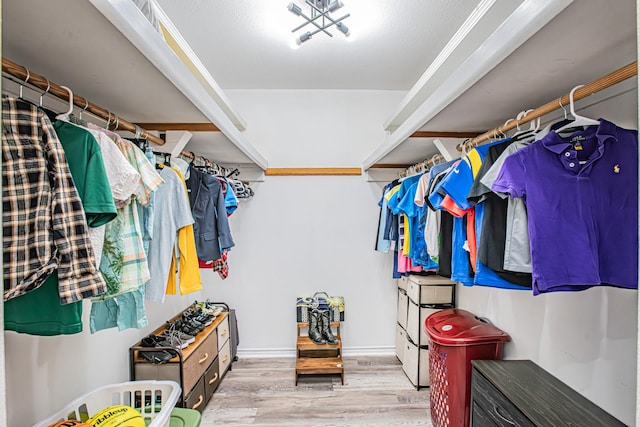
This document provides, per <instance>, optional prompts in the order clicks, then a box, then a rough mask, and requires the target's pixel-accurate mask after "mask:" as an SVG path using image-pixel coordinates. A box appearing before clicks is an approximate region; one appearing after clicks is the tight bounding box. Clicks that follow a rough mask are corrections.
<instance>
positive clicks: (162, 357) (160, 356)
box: [139, 335, 173, 363]
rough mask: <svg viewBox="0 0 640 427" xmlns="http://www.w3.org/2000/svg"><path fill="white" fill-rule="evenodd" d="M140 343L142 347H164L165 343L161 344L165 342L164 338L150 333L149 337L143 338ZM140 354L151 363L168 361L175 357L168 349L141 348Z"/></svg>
mask: <svg viewBox="0 0 640 427" xmlns="http://www.w3.org/2000/svg"><path fill="white" fill-rule="evenodd" d="M140 343H141V345H142V347H164V346H163V345H160V343H164V340H163V339H162V338H160V337H157V336H155V335H149V336H148V337H145V338H143V339H142V341H141V342H140ZM139 354H140V356H142V357H144V358H145V359H147V360H148V361H149V362H151V363H166V362H167V361H169V360H170V359H171V358H172V357H173V355H172V354H171V353H170V352H168V351H167V350H158V351H147V350H141V351H140V352H139Z"/></svg>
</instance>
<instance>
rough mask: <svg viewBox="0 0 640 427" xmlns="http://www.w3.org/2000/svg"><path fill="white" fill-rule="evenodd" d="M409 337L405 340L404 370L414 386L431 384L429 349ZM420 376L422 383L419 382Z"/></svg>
mask: <svg viewBox="0 0 640 427" xmlns="http://www.w3.org/2000/svg"><path fill="white" fill-rule="evenodd" d="M419 350H420V351H418V346H417V345H416V344H414V343H413V342H411V341H410V340H409V339H407V341H406V342H405V347H404V361H403V362H402V370H403V371H404V373H405V374H406V375H407V378H409V381H411V384H413V385H414V386H420V387H424V386H428V385H429V349H428V348H420V349H419ZM418 376H420V383H419V384H418Z"/></svg>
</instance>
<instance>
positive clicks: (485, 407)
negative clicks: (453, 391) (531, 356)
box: [471, 360, 624, 427]
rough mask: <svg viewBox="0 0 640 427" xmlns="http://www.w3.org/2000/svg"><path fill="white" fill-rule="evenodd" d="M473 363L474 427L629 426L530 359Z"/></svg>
mask: <svg viewBox="0 0 640 427" xmlns="http://www.w3.org/2000/svg"><path fill="white" fill-rule="evenodd" d="M471 363H472V366H473V372H472V376H471V426H473V427H493V426H497V427H513V426H518V427H530V426H539V427H550V426H553V427H563V426H575V427H579V426H580V427H582V426H585V427H586V426H588V427H597V426H624V424H623V423H621V422H620V421H618V420H617V419H615V418H614V417H613V416H611V415H610V414H608V413H607V412H605V411H604V410H603V409H602V408H600V407H598V406H596V405H595V404H594V403H593V402H591V401H589V400H588V399H587V398H585V397H584V396H582V395H581V394H580V393H578V392H576V391H575V390H573V389H572V388H571V387H569V386H568V385H566V384H564V383H563V382H562V381H560V380H559V379H557V378H556V377H554V376H553V375H551V374H550V373H548V372H547V371H545V370H544V369H542V368H541V367H539V366H538V365H536V364H535V363H533V362H532V361H530V360H474V361H472V362H471Z"/></svg>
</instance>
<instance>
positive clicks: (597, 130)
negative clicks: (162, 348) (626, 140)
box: [540, 119, 618, 154]
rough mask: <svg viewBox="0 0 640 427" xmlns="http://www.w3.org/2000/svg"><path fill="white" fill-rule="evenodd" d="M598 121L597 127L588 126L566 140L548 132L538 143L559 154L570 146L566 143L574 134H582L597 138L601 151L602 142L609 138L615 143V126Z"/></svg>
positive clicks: (607, 122) (616, 138) (601, 120)
mask: <svg viewBox="0 0 640 427" xmlns="http://www.w3.org/2000/svg"><path fill="white" fill-rule="evenodd" d="M598 121H599V122H600V124H599V125H598V126H589V127H588V128H586V129H585V130H584V131H579V132H575V133H573V134H571V135H570V136H568V137H566V138H563V137H561V136H560V135H558V134H557V133H556V132H549V133H548V134H547V135H546V136H545V137H543V138H542V139H541V140H540V142H541V143H542V145H543V146H544V147H545V148H546V149H547V150H549V151H553V152H554V153H556V154H560V153H562V152H564V151H566V150H567V148H569V147H571V146H572V144H571V143H570V142H568V141H570V140H571V138H573V137H575V135H576V134H582V135H584V136H586V137H591V136H593V135H594V134H595V136H596V138H598V147H599V149H601V147H602V145H603V144H604V142H605V141H606V140H607V139H609V138H612V139H613V140H614V141H617V140H618V137H617V136H616V134H617V132H616V129H617V128H616V125H615V124H613V123H611V122H610V121H608V120H605V119H598Z"/></svg>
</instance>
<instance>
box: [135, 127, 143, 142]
mask: <svg viewBox="0 0 640 427" xmlns="http://www.w3.org/2000/svg"><path fill="white" fill-rule="evenodd" d="M134 126H135V127H136V139H140V133H141V132H142V131H141V128H140V126H138V125H134Z"/></svg>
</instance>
